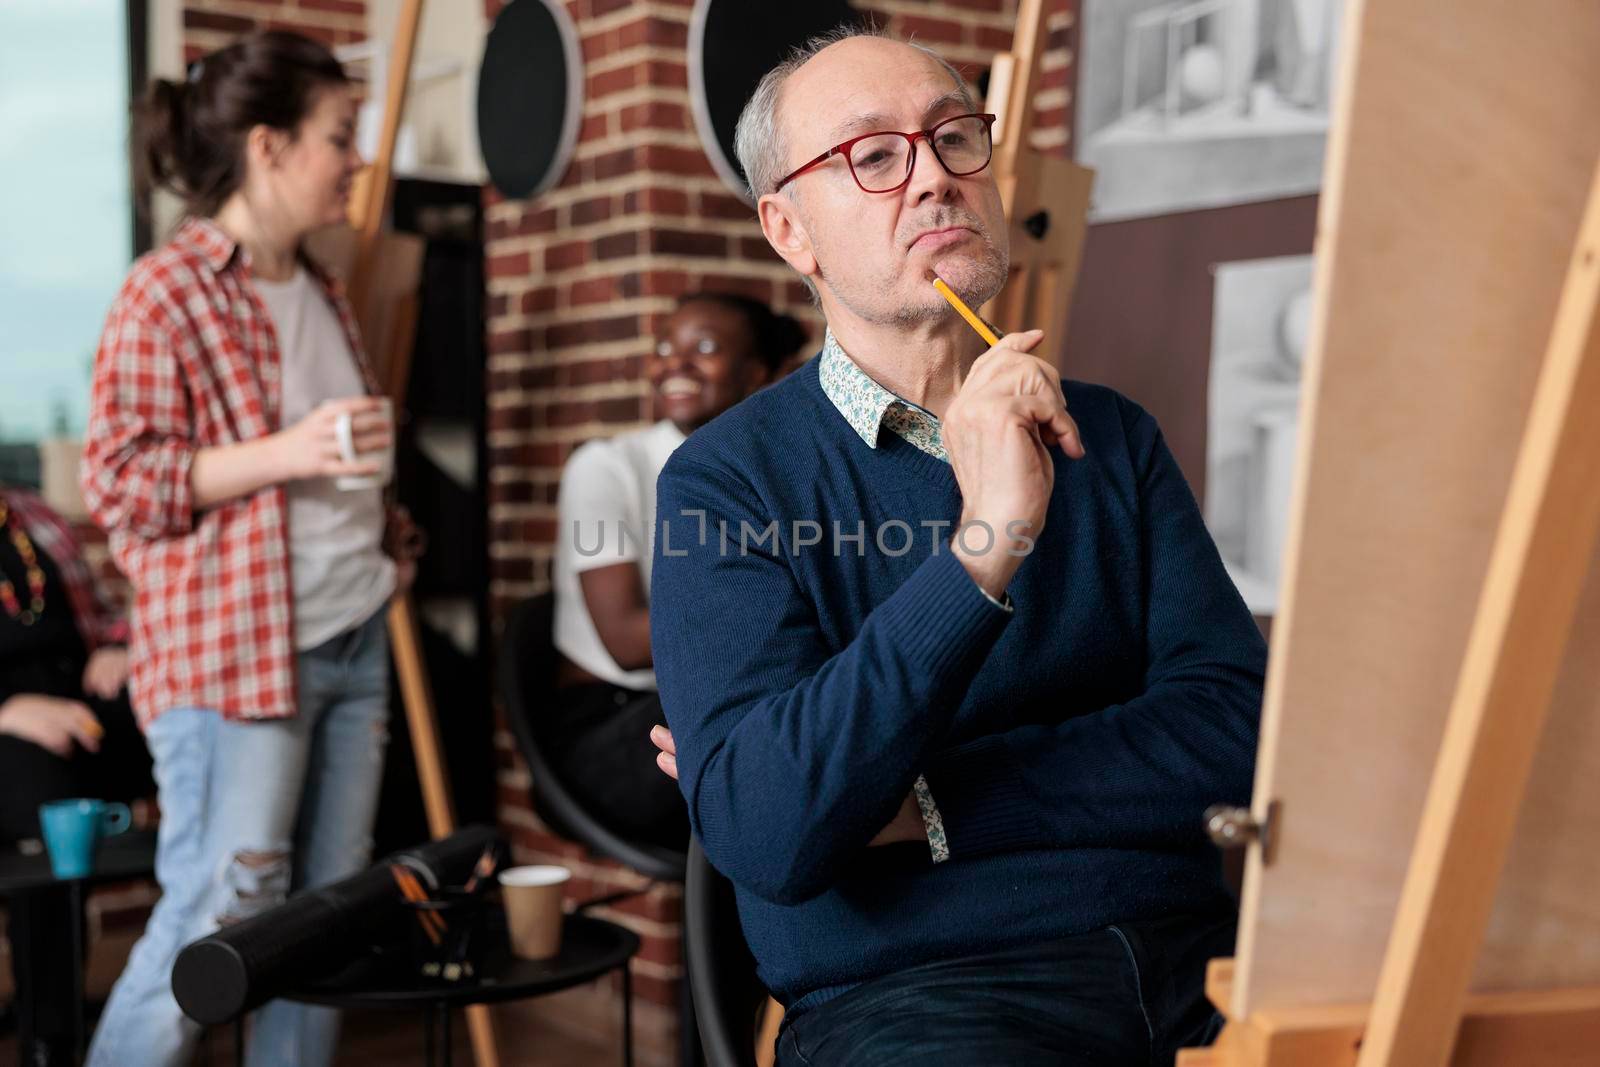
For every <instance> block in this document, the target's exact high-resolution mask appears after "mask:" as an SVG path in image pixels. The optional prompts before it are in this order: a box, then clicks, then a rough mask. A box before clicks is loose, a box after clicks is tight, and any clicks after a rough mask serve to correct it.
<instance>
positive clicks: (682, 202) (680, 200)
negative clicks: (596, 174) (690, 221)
mask: <svg viewBox="0 0 1600 1067" xmlns="http://www.w3.org/2000/svg"><path fill="white" fill-rule="evenodd" d="M636 211H649V212H653V213H655V214H660V215H687V214H688V213H689V194H688V193H686V192H684V191H683V190H681V189H661V188H657V187H654V186H651V187H649V188H645V189H635V190H632V191H630V192H627V193H624V194H623V195H622V213H623V214H624V215H632V214H633V213H634V212H636Z"/></svg>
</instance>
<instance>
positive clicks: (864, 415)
mask: <svg viewBox="0 0 1600 1067" xmlns="http://www.w3.org/2000/svg"><path fill="white" fill-rule="evenodd" d="M817 376H818V378H820V379H821V382H822V391H823V392H824V393H826V394H827V396H828V399H829V400H831V401H833V406H834V407H836V408H838V409H839V414H841V415H843V416H844V420H845V421H846V422H848V423H849V424H850V428H851V429H853V430H855V432H856V433H857V434H859V435H860V436H861V439H862V440H863V441H865V442H866V443H867V447H869V448H877V447H878V431H879V430H880V429H882V428H883V427H888V428H889V430H890V431H891V432H893V433H896V434H899V435H900V436H901V437H903V438H905V439H906V441H908V442H909V443H910V444H913V445H915V446H916V447H917V448H919V449H921V450H922V451H924V452H926V453H927V454H928V455H930V456H933V457H934V458H935V459H942V460H944V461H945V462H946V463H948V462H950V456H949V455H948V454H947V453H946V452H945V450H944V440H943V439H942V438H941V437H940V436H939V419H938V418H937V417H936V416H935V415H934V414H933V413H932V412H930V411H928V410H926V409H925V408H921V407H918V406H917V405H916V404H913V403H912V402H911V401H909V400H903V399H901V398H900V397H898V396H896V395H895V394H893V393H891V392H890V391H889V390H887V389H885V388H884V387H883V386H881V385H879V384H878V383H877V382H875V381H873V380H872V378H871V376H870V375H868V374H867V372H866V371H864V370H862V369H861V368H860V367H858V366H856V362H855V360H853V359H851V358H850V357H849V356H848V355H846V354H845V350H844V349H843V348H841V347H840V346H839V342H838V340H837V339H836V338H835V337H834V336H833V331H832V330H829V331H828V332H827V334H826V335H825V336H824V337H823V341H822V356H821V357H820V362H819V363H818V364H817ZM984 595H985V596H987V595H988V594H987V593H986V594H984ZM911 793H912V795H913V796H915V797H916V800H917V810H918V811H919V812H920V813H921V814H922V825H923V828H924V829H926V830H927V832H928V851H929V852H930V853H932V855H933V862H935V863H943V862H944V861H945V860H947V859H949V858H950V844H949V842H948V841H947V840H946V839H945V834H944V819H943V818H942V817H941V816H940V814H939V806H938V805H937V804H935V803H934V801H933V794H932V793H931V792H930V791H929V790H928V780H927V779H926V778H924V777H923V776H922V775H920V774H919V775H917V780H916V781H915V782H913V783H911Z"/></svg>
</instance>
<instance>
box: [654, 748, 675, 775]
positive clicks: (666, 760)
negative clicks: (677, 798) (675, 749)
mask: <svg viewBox="0 0 1600 1067" xmlns="http://www.w3.org/2000/svg"><path fill="white" fill-rule="evenodd" d="M656 766H657V767H660V768H661V772H662V773H663V774H665V775H666V776H667V777H668V778H671V779H672V780H673V781H674V782H676V781H677V780H678V757H676V756H674V755H673V754H672V753H670V752H658V753H656Z"/></svg>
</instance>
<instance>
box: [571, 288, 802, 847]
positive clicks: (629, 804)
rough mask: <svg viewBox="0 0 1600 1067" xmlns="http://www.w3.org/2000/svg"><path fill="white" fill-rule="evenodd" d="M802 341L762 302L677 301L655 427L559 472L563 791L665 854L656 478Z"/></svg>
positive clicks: (656, 377)
mask: <svg viewBox="0 0 1600 1067" xmlns="http://www.w3.org/2000/svg"><path fill="white" fill-rule="evenodd" d="M805 339H806V331H805V327H803V326H802V325H801V324H800V323H799V321H797V320H796V319H793V318H790V317H789V316H787V315H777V314H775V313H774V312H773V311H772V309H770V308H768V307H767V306H766V305H765V304H763V303H761V302H760V301H757V300H752V299H749V298H747V297H741V296H732V295H728V294H722V293H697V294H694V295H691V296H687V297H684V298H683V300H682V301H681V302H680V303H679V304H678V308H677V310H676V311H674V312H673V314H672V315H671V316H670V317H669V318H668V319H667V321H666V323H665V324H664V325H663V327H662V330H661V333H660V336H659V338H658V340H657V342H656V348H655V352H654V354H653V355H652V356H651V357H650V358H649V361H648V363H647V365H646V372H647V374H648V375H649V378H650V382H651V385H652V386H653V387H654V390H655V401H656V411H657V412H658V413H659V414H661V415H662V416H663V417H662V419H661V421H659V422H657V423H656V424H655V425H653V426H650V427H648V428H646V429H643V430H634V431H632V432H629V433H624V434H620V435H618V436H616V437H613V438H610V439H606V440H599V441H590V442H589V443H587V444H585V445H583V446H582V447H580V448H579V449H578V450H577V451H575V452H573V454H572V458H571V459H569V460H568V461H567V466H566V470H565V472H564V473H563V474H562V478H561V493H560V498H559V509H560V515H561V518H560V522H559V529H558V532H557V536H556V556H555V563H554V568H553V571H554V585H555V597H556V604H555V644H556V648H557V649H559V650H560V652H561V654H562V657H563V659H562V662H561V669H560V671H559V674H558V677H557V686H558V687H559V692H558V694H557V698H556V706H555V710H554V713H553V714H554V720H553V721H552V722H550V723H548V724H546V726H547V731H548V732H547V734H546V737H547V739H548V742H547V743H548V744H549V746H550V752H551V759H552V762H553V763H554V765H555V768H556V772H557V773H558V774H560V775H561V777H562V779H563V780H564V781H565V783H566V785H567V787H568V788H569V789H570V790H572V792H573V793H574V794H576V795H577V796H578V798H579V799H580V800H582V801H583V802H584V804H585V806H586V807H588V809H589V810H590V811H592V812H594V813H595V815H596V816H597V817H598V818H599V819H600V821H601V822H602V823H604V824H605V825H606V826H608V827H610V828H611V829H612V830H614V831H616V832H617V833H619V834H621V835H623V836H624V837H627V838H629V839H632V840H635V841H641V842H649V843H653V844H658V845H661V846H663V847H665V848H671V849H682V848H684V847H685V846H686V844H687V842H688V840H689V818H688V814H687V812H686V811H685V809H684V804H683V798H682V796H681V795H680V794H679V793H678V789H677V785H676V783H674V782H673V781H672V780H671V779H669V778H667V777H666V776H665V775H663V774H661V773H660V772H658V771H657V770H656V765H655V751H656V750H655V748H654V746H653V745H651V743H650V739H649V731H650V728H651V727H652V726H655V725H657V724H660V723H664V722H665V719H664V718H663V716H662V714H661V699H660V697H659V696H657V695H656V691H655V689H656V683H655V674H654V672H653V671H652V670H651V658H650V541H651V531H652V529H653V527H654V524H655V499H656V475H658V474H660V473H661V468H662V466H663V465H665V463H666V462H667V457H668V456H669V455H671V454H672V451H673V449H675V448H677V447H678V445H679V444H681V443H682V442H683V440H684V438H685V437H686V436H687V435H688V434H690V433H692V432H693V431H694V430H695V429H696V428H697V427H699V426H702V425H704V424H705V423H707V422H709V421H711V420H712V419H713V418H715V417H716V416H718V415H720V414H722V412H724V411H726V410H727V409H728V408H730V407H732V406H733V405H734V404H736V403H738V402H739V401H740V400H743V399H744V398H745V397H746V396H748V395H750V394H751V393H753V392H754V391H755V390H757V389H759V388H760V387H761V386H763V385H765V384H767V383H768V382H769V381H770V380H772V378H773V376H774V374H775V372H776V371H777V369H778V368H779V367H780V366H781V365H782V363H783V361H784V359H785V358H786V357H787V356H789V355H790V354H791V353H792V352H794V351H795V350H796V349H798V348H799V347H800V346H801V345H802V344H804V343H805Z"/></svg>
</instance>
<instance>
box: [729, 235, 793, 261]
mask: <svg viewBox="0 0 1600 1067" xmlns="http://www.w3.org/2000/svg"><path fill="white" fill-rule="evenodd" d="M739 255H741V256H743V257H744V258H745V259H753V260H755V261H756V262H758V263H772V262H774V261H776V262H779V263H781V262H783V257H782V256H780V255H778V253H776V252H774V251H773V250H772V246H771V245H769V244H768V243H767V239H766V238H765V237H741V238H739Z"/></svg>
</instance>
